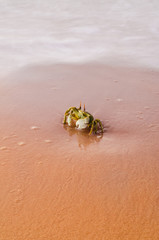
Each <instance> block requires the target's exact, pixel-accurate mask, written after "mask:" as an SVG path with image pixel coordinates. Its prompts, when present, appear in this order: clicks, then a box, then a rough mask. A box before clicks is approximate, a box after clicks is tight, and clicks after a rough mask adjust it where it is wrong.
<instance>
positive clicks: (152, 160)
mask: <svg viewBox="0 0 159 240" xmlns="http://www.w3.org/2000/svg"><path fill="white" fill-rule="evenodd" d="M158 78H159V73H158V72H154V71H146V70H135V69H124V68H111V67H107V66H104V65H97V64H87V65H81V66H80V65H54V66H44V65H43V66H30V67H27V68H23V69H21V70H19V71H17V72H14V73H13V74H11V75H10V76H8V77H7V78H6V79H5V83H4V81H3V84H2V81H0V239H1V240H44V239H46V240H150V239H151V240H158V239H159V147H158V144H159V108H158V106H159V81H158ZM80 101H81V102H82V103H85V104H86V109H87V110H88V111H89V112H91V113H92V114H93V115H94V116H95V117H96V118H99V119H101V120H102V122H103V124H104V127H105V132H104V134H103V136H100V135H97V136H94V135H92V136H88V133H87V132H80V131H77V130H75V129H71V128H68V127H67V126H66V127H64V126H63V124H62V120H63V114H64V112H65V110H66V109H67V108H69V107H70V106H72V105H74V106H77V107H78V106H79V103H80Z"/></svg>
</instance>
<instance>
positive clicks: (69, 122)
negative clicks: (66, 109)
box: [66, 115, 75, 127]
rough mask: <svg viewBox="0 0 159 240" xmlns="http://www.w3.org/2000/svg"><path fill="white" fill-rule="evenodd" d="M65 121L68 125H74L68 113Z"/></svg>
mask: <svg viewBox="0 0 159 240" xmlns="http://www.w3.org/2000/svg"><path fill="white" fill-rule="evenodd" d="M66 122H67V123H68V126H70V127H74V126H75V121H74V120H73V119H72V117H71V116H70V115H68V117H67V120H66Z"/></svg>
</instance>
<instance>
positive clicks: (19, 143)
mask: <svg viewBox="0 0 159 240" xmlns="http://www.w3.org/2000/svg"><path fill="white" fill-rule="evenodd" d="M17 144H18V145H19V146H24V145H25V144H26V143H25V142H18V143H17Z"/></svg>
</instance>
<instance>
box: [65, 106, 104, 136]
mask: <svg viewBox="0 0 159 240" xmlns="http://www.w3.org/2000/svg"><path fill="white" fill-rule="evenodd" d="M63 124H68V125H69V126H71V127H76V128H77V129H78V130H82V129H90V131H89V135H91V134H92V132H94V133H97V131H98V129H99V128H100V129H101V132H102V133H103V125H102V123H101V121H100V120H99V119H94V117H93V116H92V114H90V113H89V112H86V109H85V105H84V109H83V111H82V110H81V103H80V107H79V108H76V107H70V108H69V109H68V110H67V111H66V112H65V115H64V120H63Z"/></svg>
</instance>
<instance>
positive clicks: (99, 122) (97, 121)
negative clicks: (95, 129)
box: [95, 119, 104, 133]
mask: <svg viewBox="0 0 159 240" xmlns="http://www.w3.org/2000/svg"><path fill="white" fill-rule="evenodd" d="M95 122H96V123H98V124H99V126H100V128H101V130H102V133H103V132H104V130H103V125H102V123H101V121H100V120H99V119H96V120H95Z"/></svg>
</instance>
